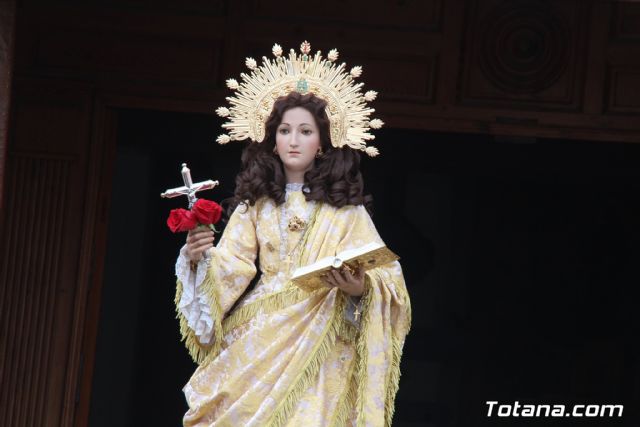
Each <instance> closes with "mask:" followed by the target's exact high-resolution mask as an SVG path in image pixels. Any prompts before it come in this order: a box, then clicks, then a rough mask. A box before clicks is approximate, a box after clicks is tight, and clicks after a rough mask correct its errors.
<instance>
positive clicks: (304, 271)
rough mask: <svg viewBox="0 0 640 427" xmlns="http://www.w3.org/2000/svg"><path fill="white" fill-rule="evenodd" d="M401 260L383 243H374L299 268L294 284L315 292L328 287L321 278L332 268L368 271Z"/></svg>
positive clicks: (295, 272)
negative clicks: (360, 268)
mask: <svg viewBox="0 0 640 427" xmlns="http://www.w3.org/2000/svg"><path fill="white" fill-rule="evenodd" d="M397 259H399V257H398V255H396V254H394V253H393V252H391V250H390V249H389V248H387V247H386V246H385V245H383V244H381V243H376V242H372V243H369V244H367V245H364V246H361V247H359V248H355V249H349V250H346V251H342V252H340V253H337V254H336V255H335V256H330V257H326V258H322V259H319V260H318V261H316V262H314V263H313V264H309V265H305V266H304V267H300V268H297V269H296V270H295V271H294V272H293V276H292V277H291V280H292V281H293V283H294V284H295V285H296V286H298V287H300V288H302V289H304V290H306V291H314V290H316V289H318V288H320V287H322V286H327V284H326V282H325V281H324V280H323V279H322V278H321V277H320V276H321V275H322V274H324V273H326V272H328V271H329V270H331V269H332V268H335V269H341V268H345V266H346V267H347V268H351V269H352V270H357V269H358V268H359V267H362V268H364V269H365V271H366V270H369V269H371V268H375V267H379V266H381V265H384V264H387V263H389V262H392V261H395V260H397Z"/></svg>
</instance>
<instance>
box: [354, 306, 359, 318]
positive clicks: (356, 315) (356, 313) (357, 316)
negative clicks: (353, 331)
mask: <svg viewBox="0 0 640 427" xmlns="http://www.w3.org/2000/svg"><path fill="white" fill-rule="evenodd" d="M353 318H354V319H356V322H357V321H358V318H360V310H358V307H356V311H354V312H353Z"/></svg>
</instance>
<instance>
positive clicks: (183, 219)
mask: <svg viewBox="0 0 640 427" xmlns="http://www.w3.org/2000/svg"><path fill="white" fill-rule="evenodd" d="M167 225H168V226H169V228H170V229H171V231H173V232H174V233H177V232H180V231H189V230H191V229H192V228H195V227H196V225H198V222H197V220H196V218H195V216H194V215H193V214H192V213H191V212H190V211H188V210H186V209H173V210H171V212H170V213H169V218H167Z"/></svg>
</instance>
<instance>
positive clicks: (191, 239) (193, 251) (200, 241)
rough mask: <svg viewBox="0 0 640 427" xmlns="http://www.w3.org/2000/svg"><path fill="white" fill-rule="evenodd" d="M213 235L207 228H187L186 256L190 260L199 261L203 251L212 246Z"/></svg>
mask: <svg viewBox="0 0 640 427" xmlns="http://www.w3.org/2000/svg"><path fill="white" fill-rule="evenodd" d="M214 239H215V235H214V234H213V231H211V230H209V229H208V228H200V227H199V228H195V229H193V230H189V234H188V235H187V256H188V257H189V259H190V260H191V261H196V262H197V261H200V259H202V254H203V253H204V251H206V250H209V249H211V248H212V247H213V240H214Z"/></svg>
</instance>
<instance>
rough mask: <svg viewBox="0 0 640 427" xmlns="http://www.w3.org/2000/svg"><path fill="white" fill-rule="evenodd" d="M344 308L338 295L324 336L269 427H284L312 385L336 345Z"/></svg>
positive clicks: (342, 300) (269, 423)
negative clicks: (303, 394)
mask: <svg viewBox="0 0 640 427" xmlns="http://www.w3.org/2000/svg"><path fill="white" fill-rule="evenodd" d="M343 310H344V299H343V298H339V297H338V296H336V304H335V306H334V308H333V313H332V314H331V319H330V320H329V322H328V324H327V326H326V327H325V329H324V331H323V335H322V337H321V338H320V339H319V340H318V342H317V344H316V345H315V346H314V348H313V350H312V351H311V353H310V356H309V358H308V359H307V361H306V363H305V366H304V368H303V369H302V371H301V372H300V374H299V375H298V377H297V378H296V379H295V381H293V383H292V385H291V387H290V388H289V390H288V391H287V393H286V397H285V398H284V399H283V400H282V401H281V402H280V403H279V404H278V406H277V407H276V409H275V411H274V413H273V415H272V416H271V418H270V419H269V422H268V423H267V425H268V426H269V427H282V426H283V425H285V424H286V422H287V421H288V420H289V418H290V417H291V415H292V414H293V411H294V409H295V407H296V405H297V403H298V401H299V400H300V397H301V396H302V393H304V391H305V390H306V389H307V388H309V386H311V384H312V382H313V381H314V380H315V379H316V377H317V376H318V372H319V371H320V367H321V366H322V364H323V363H324V361H325V360H326V359H327V356H328V355H329V353H330V352H331V350H333V348H334V346H335V342H336V338H337V336H338V333H339V332H340V323H341V322H342V321H343V318H342V312H343Z"/></svg>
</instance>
